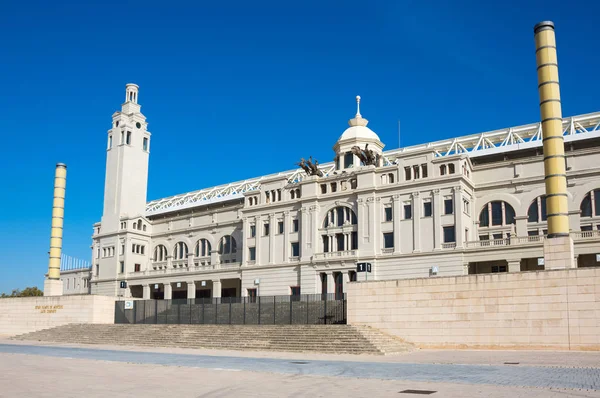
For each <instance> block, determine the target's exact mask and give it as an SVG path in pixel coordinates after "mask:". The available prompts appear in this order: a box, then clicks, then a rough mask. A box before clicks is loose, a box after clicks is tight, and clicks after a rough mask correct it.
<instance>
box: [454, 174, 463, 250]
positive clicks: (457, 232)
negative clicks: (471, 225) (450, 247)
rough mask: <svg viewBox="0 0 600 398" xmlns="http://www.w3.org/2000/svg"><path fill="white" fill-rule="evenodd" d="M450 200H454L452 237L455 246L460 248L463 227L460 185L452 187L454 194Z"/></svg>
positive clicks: (461, 245)
mask: <svg viewBox="0 0 600 398" xmlns="http://www.w3.org/2000/svg"><path fill="white" fill-rule="evenodd" d="M452 200H453V202H454V237H455V240H456V247H457V248H462V247H463V246H464V239H465V232H464V231H465V228H464V226H463V212H462V202H463V192H462V187H461V186H460V185H459V186H457V187H454V196H453V198H452Z"/></svg>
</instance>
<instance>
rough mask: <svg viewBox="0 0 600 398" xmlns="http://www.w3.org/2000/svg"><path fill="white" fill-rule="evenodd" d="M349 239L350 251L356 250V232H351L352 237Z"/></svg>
mask: <svg viewBox="0 0 600 398" xmlns="http://www.w3.org/2000/svg"><path fill="white" fill-rule="evenodd" d="M350 239H351V240H352V241H351V242H350V244H351V245H352V250H357V249H358V232H356V231H354V232H352V235H350Z"/></svg>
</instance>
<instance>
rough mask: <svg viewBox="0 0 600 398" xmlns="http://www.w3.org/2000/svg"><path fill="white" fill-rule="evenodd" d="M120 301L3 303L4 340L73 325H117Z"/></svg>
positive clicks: (50, 299)
mask: <svg viewBox="0 0 600 398" xmlns="http://www.w3.org/2000/svg"><path fill="white" fill-rule="evenodd" d="M116 299H117V298H115V297H106V296H90V295H81V296H54V297H22V298H4V299H0V336H13V335H17V334H22V333H28V332H33V331H36V330H41V329H47V328H51V327H55V326H60V325H65V324H69V323H113V322H114V319H115V300H116Z"/></svg>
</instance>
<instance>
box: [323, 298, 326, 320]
mask: <svg viewBox="0 0 600 398" xmlns="http://www.w3.org/2000/svg"><path fill="white" fill-rule="evenodd" d="M323 324H324V325H327V295H325V313H324V314H323Z"/></svg>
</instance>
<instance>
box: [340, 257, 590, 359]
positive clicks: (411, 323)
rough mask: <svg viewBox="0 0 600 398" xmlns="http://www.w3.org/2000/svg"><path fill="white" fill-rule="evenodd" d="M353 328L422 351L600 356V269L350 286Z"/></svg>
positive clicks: (432, 278)
mask: <svg viewBox="0 0 600 398" xmlns="http://www.w3.org/2000/svg"><path fill="white" fill-rule="evenodd" d="M347 293H348V296H347V297H348V323H349V324H354V325H368V326H372V327H375V328H378V329H381V330H383V331H385V332H388V333H390V334H393V335H396V336H399V337H401V338H403V339H405V340H406V341H408V342H411V343H414V344H416V345H417V346H420V347H423V348H480V349H566V350H569V349H570V350H600V268H598V267H594V268H578V269H570V270H549V271H532V272H516V273H502V274H485V275H467V276H456V277H431V278H419V279H403V280H388V281H374V282H358V283H350V284H349V285H348V286H347Z"/></svg>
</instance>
